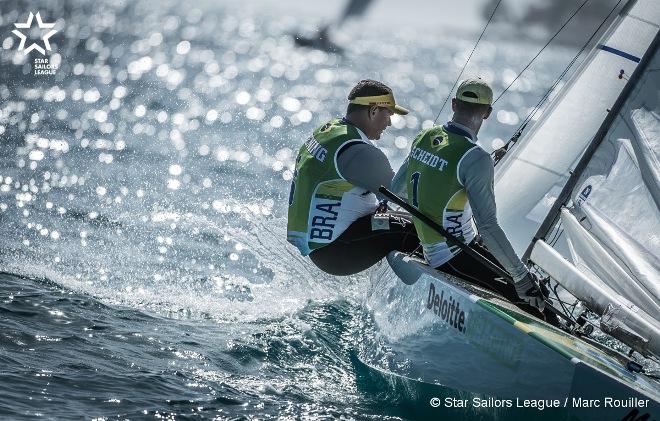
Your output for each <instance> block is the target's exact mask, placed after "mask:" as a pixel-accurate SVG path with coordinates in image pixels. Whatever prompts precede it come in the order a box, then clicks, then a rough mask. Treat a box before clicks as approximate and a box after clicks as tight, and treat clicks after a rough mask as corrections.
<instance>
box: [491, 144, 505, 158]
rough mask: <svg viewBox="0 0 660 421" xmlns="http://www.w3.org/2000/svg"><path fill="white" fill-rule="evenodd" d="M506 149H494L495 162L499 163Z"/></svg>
mask: <svg viewBox="0 0 660 421" xmlns="http://www.w3.org/2000/svg"><path fill="white" fill-rule="evenodd" d="M506 152H507V151H506V147H503V148H499V149H495V150H494V151H493V157H494V158H495V161H499V160H500V159H502V158H504V155H506Z"/></svg>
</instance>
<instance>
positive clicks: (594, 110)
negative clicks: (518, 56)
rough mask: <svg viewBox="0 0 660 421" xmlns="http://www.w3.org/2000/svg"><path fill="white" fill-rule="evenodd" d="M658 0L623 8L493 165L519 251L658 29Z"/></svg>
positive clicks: (502, 210) (502, 209) (504, 221)
mask: <svg viewBox="0 0 660 421" xmlns="http://www.w3.org/2000/svg"><path fill="white" fill-rule="evenodd" d="M659 25H660V1H658V0H638V1H636V2H634V3H633V4H632V5H630V6H629V7H626V8H624V10H623V11H622V12H621V14H620V15H619V16H618V17H617V20H616V21H615V22H614V23H613V25H612V26H611V27H610V30H609V31H608V32H607V33H606V34H605V35H604V37H603V38H602V39H601V41H600V43H599V45H600V47H599V48H596V49H594V50H593V51H592V52H591V54H590V55H589V56H588V57H587V59H586V60H585V63H584V64H583V65H582V66H581V68H580V69H578V70H577V71H576V74H575V75H574V77H573V78H572V80H571V81H570V82H569V83H568V84H567V86H566V87H565V88H564V94H563V95H562V96H560V97H558V98H557V99H556V101H555V102H554V103H553V106H552V108H551V109H549V110H546V113H545V114H544V119H543V120H540V121H539V122H538V123H537V124H536V125H535V126H534V128H533V130H532V131H530V132H529V133H528V135H527V136H525V137H523V138H521V139H520V140H519V141H518V143H517V145H516V146H515V147H514V148H513V149H512V151H511V152H509V154H508V155H507V157H506V158H505V159H504V160H503V161H502V162H501V164H500V165H498V167H497V171H496V190H497V195H496V197H497V202H498V217H499V220H500V223H501V225H502V226H503V228H504V230H505V232H506V233H507V235H508V236H509V238H510V240H511V243H512V244H513V246H514V248H515V249H516V251H517V252H518V253H520V254H522V253H523V252H524V251H525V249H526V248H527V246H528V245H529V243H530V241H531V240H532V239H533V237H534V235H535V234H536V232H537V230H538V228H539V226H540V225H541V222H542V218H543V217H545V215H546V214H547V213H548V211H549V210H550V206H551V205H552V203H553V202H554V199H555V198H556V195H557V194H558V193H559V192H560V191H561V189H562V188H563V186H564V184H565V183H566V181H567V179H568V177H569V175H570V170H571V168H572V167H573V166H574V165H575V163H576V161H577V160H578V159H579V158H580V156H581V155H582V153H583V151H584V150H585V148H586V146H587V145H588V144H589V143H590V142H591V140H592V138H593V136H594V135H595V133H596V132H597V130H598V128H599V127H600V125H601V123H602V122H603V120H604V119H605V118H606V116H607V113H608V110H609V109H610V108H611V107H612V106H613V104H614V103H615V101H616V99H617V98H618V96H619V94H620V93H621V91H622V90H623V88H624V86H625V84H626V79H627V77H624V78H622V79H619V77H618V75H619V73H620V71H621V70H623V71H624V74H625V75H631V74H632V73H633V71H634V70H635V68H636V67H637V65H638V63H639V59H640V58H641V57H642V56H643V55H644V53H645V51H646V50H647V49H648V47H649V45H650V44H651V42H652V41H653V39H654V38H655V36H656V33H657V32H658V27H659Z"/></svg>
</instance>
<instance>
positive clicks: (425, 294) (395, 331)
mask: <svg viewBox="0 0 660 421" xmlns="http://www.w3.org/2000/svg"><path fill="white" fill-rule="evenodd" d="M388 262H389V264H390V266H391V269H390V268H388V267H386V265H383V267H382V268H380V270H378V271H375V272H374V273H373V276H372V286H371V288H370V293H369V295H368V298H367V306H368V307H369V308H370V309H371V310H372V312H373V315H374V322H375V323H376V325H377V329H378V331H379V332H380V334H381V336H382V337H381V338H380V340H381V341H383V345H385V348H386V349H387V358H383V356H382V355H370V352H369V350H368V349H365V350H364V352H363V357H364V358H362V361H363V362H365V364H367V365H369V366H371V367H373V368H374V369H377V370H379V371H380V372H381V373H383V374H384V373H387V375H392V376H397V377H399V378H405V379H409V380H413V381H415V382H419V383H423V384H427V385H436V386H438V387H442V388H449V389H451V390H457V391H461V392H466V393H472V394H474V396H475V397H496V398H498V399H503V400H511V403H512V405H513V407H514V408H517V407H518V403H519V402H523V404H524V402H525V400H529V401H530V402H532V401H534V400H536V401H539V400H546V401H554V400H557V401H559V403H560V408H558V409H557V411H560V412H562V413H564V412H566V413H570V414H571V416H578V418H580V419H597V418H600V419H603V417H606V418H607V419H624V418H625V417H626V416H629V415H631V414H632V415H634V416H633V418H630V419H642V418H638V417H640V416H642V417H643V416H644V414H647V413H648V414H649V418H648V419H655V418H657V417H658V415H660V410H659V409H660V408H659V405H658V401H659V396H658V384H657V382H654V381H653V380H650V379H648V378H646V377H645V376H642V375H637V374H634V373H631V372H629V371H628V370H627V369H626V368H625V366H624V365H623V363H622V360H623V358H622V356H621V355H620V354H617V353H616V352H615V351H613V350H611V351H607V349H604V348H603V347H599V346H596V345H595V344H592V343H589V342H587V341H584V340H581V339H579V338H576V337H574V336H572V335H569V334H567V333H565V332H563V331H561V330H560V329H557V328H555V327H553V326H551V325H549V324H547V323H545V322H543V321H541V320H539V319H536V318H534V317H532V316H530V315H527V314H526V313H524V312H523V311H521V310H519V309H518V308H517V307H515V306H513V305H511V304H510V303H508V302H506V301H505V300H504V299H502V298H501V297H499V296H497V295H496V294H494V293H491V292H489V291H486V290H483V289H480V288H478V287H475V286H473V285H470V284H468V283H465V282H463V281H461V280H459V279H457V278H453V277H449V276H446V275H443V274H439V273H438V272H437V271H434V270H432V269H430V268H429V267H428V266H426V265H425V264H423V263H421V262H419V261H417V260H415V259H412V258H408V257H406V256H405V255H403V254H400V253H392V254H390V255H389V256H388ZM366 348H369V347H366ZM380 348H382V347H380ZM380 348H378V347H374V348H373V349H380ZM385 360H386V361H387V362H386V363H385V362H384V361H385ZM375 361H378V363H376V362H375ZM606 398H607V399H609V401H606ZM631 400H632V401H631ZM608 402H609V404H608ZM470 404H472V402H470ZM585 405H590V406H589V407H585ZM595 405H599V406H598V407H596V406H595ZM614 405H616V406H614ZM623 405H625V407H624V406H623ZM617 406H618V407H617ZM505 409H506V408H505ZM634 411H637V412H634ZM619 416H620V418H617V417H619ZM507 418H508V417H507Z"/></svg>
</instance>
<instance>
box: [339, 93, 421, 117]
mask: <svg viewBox="0 0 660 421" xmlns="http://www.w3.org/2000/svg"><path fill="white" fill-rule="evenodd" d="M349 102H350V103H351V104H358V105H375V106H377V107H385V108H389V109H390V111H392V112H393V113H395V114H401V115H406V114H408V110H407V109H405V108H403V107H402V106H400V105H396V102H395V101H394V95H392V94H386V95H377V96H359V97H357V98H355V99H351V100H350V101H349Z"/></svg>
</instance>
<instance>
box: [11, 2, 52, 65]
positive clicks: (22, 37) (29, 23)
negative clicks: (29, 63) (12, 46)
mask: <svg viewBox="0 0 660 421" xmlns="http://www.w3.org/2000/svg"><path fill="white" fill-rule="evenodd" d="M35 16H36V17H37V25H39V29H50V31H48V32H47V33H46V35H44V36H43V37H42V38H41V39H42V41H43V42H44V46H45V47H46V50H48V51H50V42H49V41H48V39H49V38H50V37H52V36H53V35H55V34H56V33H57V29H52V28H53V27H55V23H54V22H53V23H44V22H43V21H42V20H41V15H40V14H39V12H37V14H36V15H34V14H33V13H32V12H30V16H28V20H27V22H25V23H15V24H14V26H16V28H17V29H14V30H13V31H11V33H12V34H14V35H16V36H17V37H18V38H20V40H21V43H20V44H19V45H18V51H21V50H23V54H25V55H27V54H28V53H29V52H30V51H32V50H37V51H39V52H40V53H41V54H42V55H44V56H45V55H46V50H44V49H43V48H42V47H41V46H40V45H39V44H37V43H36V42H33V43H32V44H30V46H29V47H27V48H25V40H26V39H27V36H26V35H24V34H23V33H22V32H21V31H19V29H27V30H28V31H29V29H30V27H31V26H32V19H33V18H34V17H35ZM24 48H25V49H24Z"/></svg>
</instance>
